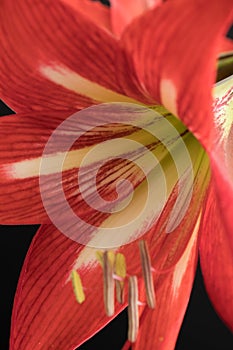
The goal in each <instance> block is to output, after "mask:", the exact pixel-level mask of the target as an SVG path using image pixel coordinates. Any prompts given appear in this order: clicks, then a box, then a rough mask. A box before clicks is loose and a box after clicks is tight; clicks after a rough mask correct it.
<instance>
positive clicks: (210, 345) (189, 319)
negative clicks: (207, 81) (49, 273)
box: [0, 0, 233, 350]
mask: <svg viewBox="0 0 233 350" xmlns="http://www.w3.org/2000/svg"><path fill="white" fill-rule="evenodd" d="M126 1H127V0H126ZM105 2H107V1H105ZM232 32H233V30H232V29H231V36H233V33H232ZM0 103H1V102H0ZM0 111H1V115H6V114H10V113H11V112H10V110H9V109H8V108H7V107H6V106H5V105H4V104H3V103H1V104H0ZM37 228H38V226H3V225H0V249H1V265H0V266H1V275H0V281H1V286H0V329H1V335H0V349H1V350H7V349H9V346H8V341H9V332H10V318H11V310H12V305H13V299H14V293H15V290H16V286H17V280H18V277H19V273H20V270H21V266H22V263H23V260H24V258H25V254H26V252H27V249H28V247H29V244H30V242H31V240H32V238H33V236H34V234H35V232H36V230H37ZM232 302H233V301H232ZM77 327H78V325H77ZM126 335H127V315H126V312H123V313H122V314H121V315H120V316H118V317H117V318H116V319H115V320H114V321H113V322H111V324H110V325H108V326H107V327H105V328H104V329H103V330H102V331H101V332H100V333H98V334H97V335H96V336H94V337H93V338H92V339H91V340H89V341H88V342H86V343H85V344H83V345H82V346H81V347H80V348H79V349H81V350H93V349H99V348H101V349H104V350H105V349H111V350H120V349H121V347H122V345H123V343H124V340H125V338H126ZM145 336H146V335H145ZM175 349H176V350H187V349H189V350H193V349H195V350H196V349H200V350H202V349H203V350H232V349H233V337H232V333H231V332H230V331H229V330H228V329H227V328H226V327H225V326H224V324H223V323H222V322H221V320H220V319H219V318H218V316H217V315H216V313H215V311H214V309H213V307H212V306H211V304H210V301H209V299H208V296H207V295H206V292H205V289H204V285H203V280H202V276H201V272H200V268H199V266H198V270H197V275H196V279H195V283H194V287H193V291H192V294H191V299H190V303H189V306H188V310H187V312H186V316H185V319H184V322H183V326H182V328H181V332H180V335H179V338H178V341H177V345H176V348H175ZM14 350H24V349H14ZM56 350H66V349H56Z"/></svg>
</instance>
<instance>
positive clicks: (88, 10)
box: [61, 0, 112, 32]
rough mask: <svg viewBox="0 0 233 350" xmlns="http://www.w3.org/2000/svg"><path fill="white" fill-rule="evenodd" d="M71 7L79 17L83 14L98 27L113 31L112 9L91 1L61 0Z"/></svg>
mask: <svg viewBox="0 0 233 350" xmlns="http://www.w3.org/2000/svg"><path fill="white" fill-rule="evenodd" d="M61 1H62V2H64V3H65V4H67V5H69V6H70V7H71V8H72V9H73V10H75V11H77V16H79V15H80V13H81V14H83V15H84V16H86V17H87V18H89V19H90V20H91V21H92V22H94V23H95V24H97V25H98V26H100V27H102V28H104V29H106V30H107V31H109V32H111V31H112V26H111V17H110V8H109V7H108V6H104V5H102V4H101V3H100V2H97V1H96V2H93V1H91V0H81V1H76V0H61Z"/></svg>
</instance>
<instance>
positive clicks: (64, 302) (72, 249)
mask: <svg viewBox="0 0 233 350" xmlns="http://www.w3.org/2000/svg"><path fill="white" fill-rule="evenodd" d="M83 248H84V247H83V246H81V245H78V244H77V243H76V242H74V241H72V240H70V239H68V238H67V237H66V236H64V235H63V234H61V233H60V232H58V231H57V230H56V229H55V228H54V227H53V226H51V225H48V226H47V225H44V226H42V227H41V229H40V230H39V231H38V233H37V234H36V236H35V238H34V240H33V243H32V245H31V247H30V249H29V252H28V254H27V257H26V260H25V263H24V266H23V269H22V273H21V277H20V281H19V285H18V289H17V293H16V296H15V303H14V310H13V316H12V331H11V347H10V349H11V350H18V349H24V350H31V349H34V348H35V349H38V350H39V349H50V348H54V349H66V350H68V349H70V350H73V349H75V348H76V347H77V346H78V345H80V344H81V343H82V342H84V341H85V340H86V339H88V338H89V337H90V336H92V335H93V334H94V333H95V332H97V331H98V330H99V329H100V328H102V327H103V326H104V325H105V324H106V323H108V322H109V321H110V320H111V318H109V317H107V316H106V315H105V311H104V303H103V286H102V283H103V282H102V268H101V267H100V265H99V264H98V263H97V260H96V259H95V262H94V263H93V265H92V264H90V263H89V265H85V260H84V264H81V267H79V268H78V272H79V274H80V276H81V279H82V283H83V287H84V292H85V295H86V300H85V301H84V303H82V304H81V305H79V304H78V303H77V301H76V299H75V295H74V292H73V289H72V283H71V279H70V274H71V271H72V269H73V268H74V264H75V262H76V259H77V258H78V256H80V259H81V256H82V250H83ZM89 249H90V248H89ZM87 254H88V253H87ZM93 255H94V257H95V254H93ZM123 308H124V306H122V305H120V306H119V305H118V306H117V309H116V314H117V313H119V312H120V311H121V310H122V309H123Z"/></svg>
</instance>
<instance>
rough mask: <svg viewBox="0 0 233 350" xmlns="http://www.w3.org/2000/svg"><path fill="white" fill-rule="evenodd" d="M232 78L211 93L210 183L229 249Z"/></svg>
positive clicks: (232, 196) (232, 209)
mask: <svg viewBox="0 0 233 350" xmlns="http://www.w3.org/2000/svg"><path fill="white" fill-rule="evenodd" d="M232 92H233V76H231V77H229V78H227V79H225V80H224V81H223V82H219V83H218V84H217V85H216V87H215V90H214V95H215V103H214V122H215V134H214V138H213V145H212V149H211V150H210V153H211V160H212V169H213V183H214V186H215V190H216V195H217V198H218V200H217V206H218V208H219V209H218V210H219V213H221V217H222V219H223V227H225V230H226V231H227V233H228V241H229V243H230V245H231V247H232V249H233V239H232V231H233V222H232V212H233V172H232V145H233V114H232V110H233V94H232Z"/></svg>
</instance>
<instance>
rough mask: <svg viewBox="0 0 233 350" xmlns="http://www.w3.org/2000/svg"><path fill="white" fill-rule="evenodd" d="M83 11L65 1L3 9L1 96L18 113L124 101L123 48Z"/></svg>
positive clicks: (11, 4)
mask: <svg viewBox="0 0 233 350" xmlns="http://www.w3.org/2000/svg"><path fill="white" fill-rule="evenodd" d="M77 11H78V10H77V9H76V10H75V11H74V10H72V8H71V7H70V6H69V5H68V4H66V5H65V4H64V2H61V1H55V2H51V1H48V0H43V1H40V2H33V4H32V3H31V2H30V1H27V0H22V1H20V2H17V4H16V3H15V1H11V0H9V1H4V2H3V3H2V4H1V11H0V12H1V21H0V28H1V32H2V33H3V35H2V39H3V40H2V44H1V59H2V65H1V70H0V78H1V79H0V80H1V96H2V99H3V100H5V101H6V102H7V103H8V104H9V105H10V106H11V107H12V108H13V109H15V110H17V111H25V110H27V111H28V110H32V109H33V110H42V109H50V108H51V109H54V110H57V109H66V108H68V109H70V108H76V109H77V108H82V107H87V106H89V105H90V104H93V103H97V102H96V101H106V99H107V100H110V101H114V99H115V100H118V101H119V100H121V98H122V96H121V95H119V93H123V91H122V90H121V89H120V88H119V85H118V83H117V79H116V76H117V71H116V65H115V55H116V53H117V52H118V43H117V41H116V40H115V39H114V38H113V36H112V35H110V34H109V33H108V32H107V31H106V30H104V29H102V28H101V27H99V26H98V25H97V24H96V23H95V21H91V20H90V18H89V17H87V16H86V15H85V14H84V12H85V11H84V12H83V8H82V10H81V11H80V12H79V11H78V13H77ZM9 71H10V72H11V74H10V75H9ZM126 79H127V77H126ZM117 93H118V94H117Z"/></svg>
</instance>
